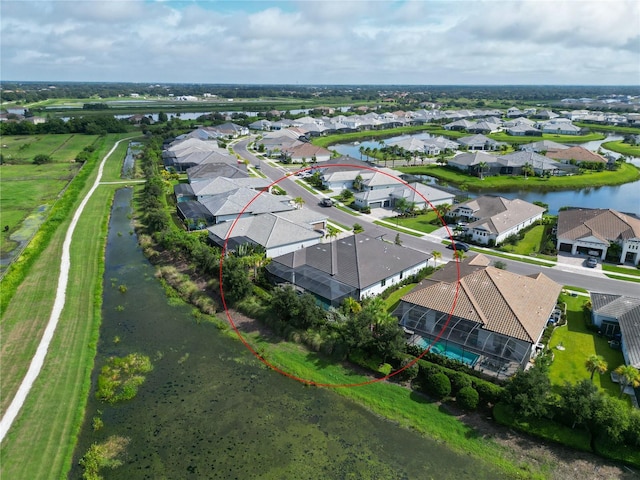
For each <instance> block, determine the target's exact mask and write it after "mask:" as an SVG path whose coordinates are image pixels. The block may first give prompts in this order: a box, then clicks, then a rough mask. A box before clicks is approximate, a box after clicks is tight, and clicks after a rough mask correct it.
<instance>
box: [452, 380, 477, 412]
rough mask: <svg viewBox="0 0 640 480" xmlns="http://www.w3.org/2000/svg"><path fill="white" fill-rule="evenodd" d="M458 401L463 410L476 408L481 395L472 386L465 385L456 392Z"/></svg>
mask: <svg viewBox="0 0 640 480" xmlns="http://www.w3.org/2000/svg"><path fill="white" fill-rule="evenodd" d="M456 401H457V402H458V405H460V407H461V408H462V409H463V410H475V409H476V408H478V402H479V401H480V395H478V392H477V391H476V390H475V389H474V388H473V387H471V386H469V387H463V388H461V389H460V391H459V392H458V393H457V394H456Z"/></svg>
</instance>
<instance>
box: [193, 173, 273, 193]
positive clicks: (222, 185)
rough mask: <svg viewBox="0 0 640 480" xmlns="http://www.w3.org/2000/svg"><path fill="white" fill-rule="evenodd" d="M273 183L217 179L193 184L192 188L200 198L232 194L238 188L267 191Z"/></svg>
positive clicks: (259, 178) (265, 179) (266, 180)
mask: <svg viewBox="0 0 640 480" xmlns="http://www.w3.org/2000/svg"><path fill="white" fill-rule="evenodd" d="M271 183H272V182H271V180H269V179H267V178H261V177H243V178H224V177H217V178H213V179H203V180H200V181H197V182H191V188H192V189H193V193H195V194H196V195H197V196H198V197H204V196H211V195H218V194H220V193H225V192H230V191H232V190H237V189H238V188H251V189H254V190H266V189H267V188H268V187H269V185H271ZM254 195H256V193H254Z"/></svg>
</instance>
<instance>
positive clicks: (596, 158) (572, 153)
mask: <svg viewBox="0 0 640 480" xmlns="http://www.w3.org/2000/svg"><path fill="white" fill-rule="evenodd" d="M547 157H549V158H553V159H554V160H575V161H576V162H599V163H607V160H606V159H605V158H604V157H601V156H600V155H598V154H597V153H593V152H592V151H590V150H587V149H586V148H584V147H570V148H565V149H562V150H549V151H548V152H547Z"/></svg>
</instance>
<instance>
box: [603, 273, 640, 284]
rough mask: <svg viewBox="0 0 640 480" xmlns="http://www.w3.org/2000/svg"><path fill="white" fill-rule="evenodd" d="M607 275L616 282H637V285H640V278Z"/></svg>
mask: <svg viewBox="0 0 640 480" xmlns="http://www.w3.org/2000/svg"><path fill="white" fill-rule="evenodd" d="M605 275H606V276H607V277H609V278H612V279H614V280H622V281H624V282H636V283H640V278H629V277H623V276H621V275H615V274H611V273H605Z"/></svg>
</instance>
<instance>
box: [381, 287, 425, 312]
mask: <svg viewBox="0 0 640 480" xmlns="http://www.w3.org/2000/svg"><path fill="white" fill-rule="evenodd" d="M416 285H417V283H409V284H407V285H405V286H403V287H400V288H399V289H398V290H396V291H395V292H393V293H392V294H391V295H389V296H388V297H387V298H386V299H385V301H384V303H385V305H386V307H387V312H389V313H391V312H393V311H394V310H395V309H396V307H397V306H398V304H399V303H400V299H401V298H402V297H403V296H405V295H406V294H407V293H409V292H410V291H411V289H412V288H413V287H415V286H416Z"/></svg>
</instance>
